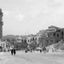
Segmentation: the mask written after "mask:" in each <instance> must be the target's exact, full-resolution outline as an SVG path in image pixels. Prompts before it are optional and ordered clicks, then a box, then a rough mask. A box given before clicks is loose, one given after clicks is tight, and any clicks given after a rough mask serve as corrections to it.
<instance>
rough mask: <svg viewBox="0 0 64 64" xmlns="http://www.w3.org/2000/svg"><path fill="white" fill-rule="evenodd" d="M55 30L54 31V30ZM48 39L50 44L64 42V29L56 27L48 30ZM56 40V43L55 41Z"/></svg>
mask: <svg viewBox="0 0 64 64" xmlns="http://www.w3.org/2000/svg"><path fill="white" fill-rule="evenodd" d="M53 28H54V29H55V30H54V29H53ZM47 33H48V38H49V39H50V42H51V43H52V42H53V43H54V42H55V43H56V42H59V41H60V40H62V39H63V40H64V28H59V27H55V26H50V27H49V28H48V32H47ZM54 40H55V41H54Z"/></svg>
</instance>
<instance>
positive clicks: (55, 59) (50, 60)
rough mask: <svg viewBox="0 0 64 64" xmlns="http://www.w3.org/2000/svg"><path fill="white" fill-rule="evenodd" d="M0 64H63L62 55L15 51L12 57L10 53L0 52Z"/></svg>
mask: <svg viewBox="0 0 64 64" xmlns="http://www.w3.org/2000/svg"><path fill="white" fill-rule="evenodd" d="M0 64H64V55H63V54H46V53H44V54H43V53H35V52H33V53H31V52H28V53H25V52H22V51H17V54H16V55H15V56H12V55H11V54H10V52H5V53H3V52H2V53H0Z"/></svg>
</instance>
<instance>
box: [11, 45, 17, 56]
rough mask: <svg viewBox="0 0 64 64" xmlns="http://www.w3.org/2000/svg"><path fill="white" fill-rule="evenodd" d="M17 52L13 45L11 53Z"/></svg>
mask: <svg viewBox="0 0 64 64" xmlns="http://www.w3.org/2000/svg"><path fill="white" fill-rule="evenodd" d="M15 54H16V49H15V48H14V46H13V47H11V55H15Z"/></svg>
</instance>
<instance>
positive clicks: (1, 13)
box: [0, 9, 3, 39]
mask: <svg viewBox="0 0 64 64" xmlns="http://www.w3.org/2000/svg"><path fill="white" fill-rule="evenodd" d="M2 16H3V12H2V9H0V39H1V38H2V25H3V22H2Z"/></svg>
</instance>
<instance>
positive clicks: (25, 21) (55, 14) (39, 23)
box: [0, 0, 64, 35]
mask: <svg viewBox="0 0 64 64" xmlns="http://www.w3.org/2000/svg"><path fill="white" fill-rule="evenodd" d="M0 8H1V9H2V11H3V35H11V34H12V35H25V34H36V33H37V32H39V30H43V29H47V28H48V26H50V25H54V26H58V27H62V28H63V27H64V0H0Z"/></svg>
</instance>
